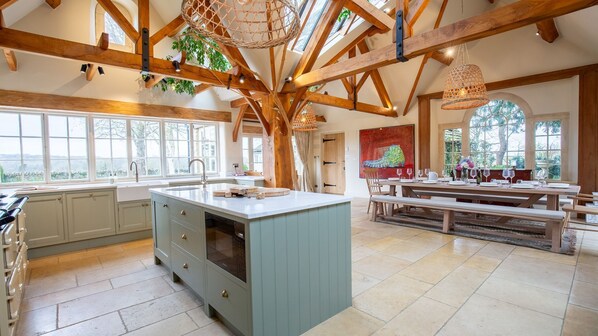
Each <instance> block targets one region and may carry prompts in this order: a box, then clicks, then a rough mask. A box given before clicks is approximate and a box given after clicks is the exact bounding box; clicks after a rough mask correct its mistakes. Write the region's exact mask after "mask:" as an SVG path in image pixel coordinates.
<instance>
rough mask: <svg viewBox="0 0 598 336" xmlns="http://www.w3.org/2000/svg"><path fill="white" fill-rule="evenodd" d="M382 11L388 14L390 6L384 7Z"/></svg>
mask: <svg viewBox="0 0 598 336" xmlns="http://www.w3.org/2000/svg"><path fill="white" fill-rule="evenodd" d="M382 11H383V12H384V13H386V14H388V13H390V8H384V9H383V10H382Z"/></svg>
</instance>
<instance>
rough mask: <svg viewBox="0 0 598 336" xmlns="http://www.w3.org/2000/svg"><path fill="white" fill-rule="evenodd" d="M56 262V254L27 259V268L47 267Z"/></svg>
mask: <svg viewBox="0 0 598 336" xmlns="http://www.w3.org/2000/svg"><path fill="white" fill-rule="evenodd" d="M57 264H58V256H49V257H42V258H35V259H30V260H29V269H34V268H40V267H47V266H52V265H57Z"/></svg>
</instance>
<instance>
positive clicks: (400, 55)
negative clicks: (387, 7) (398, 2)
mask: <svg viewBox="0 0 598 336" xmlns="http://www.w3.org/2000/svg"><path fill="white" fill-rule="evenodd" d="M403 23H404V21H403V11H402V10H399V11H397V17H396V21H395V26H396V37H397V41H396V46H397V60H398V61H399V62H407V61H408V59H407V57H405V55H404V50H403V40H404V38H405V30H404V29H403V28H404V27H403Z"/></svg>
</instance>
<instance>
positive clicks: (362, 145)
mask: <svg viewBox="0 0 598 336" xmlns="http://www.w3.org/2000/svg"><path fill="white" fill-rule="evenodd" d="M414 166H415V125H402V126H391V127H382V128H372V129H365V130H359V177H360V178H364V177H365V174H364V169H365V168H377V169H379V176H380V178H389V177H396V176H397V168H399V167H401V168H414ZM403 174H406V173H403Z"/></svg>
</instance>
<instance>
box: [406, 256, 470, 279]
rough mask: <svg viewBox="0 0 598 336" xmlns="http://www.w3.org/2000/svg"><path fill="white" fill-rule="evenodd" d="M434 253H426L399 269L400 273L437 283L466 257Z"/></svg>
mask: <svg viewBox="0 0 598 336" xmlns="http://www.w3.org/2000/svg"><path fill="white" fill-rule="evenodd" d="M435 253H436V252H434V253H432V254H429V255H427V256H425V257H424V258H422V259H421V260H419V261H417V262H416V263H414V264H412V265H410V266H409V267H407V268H405V269H404V270H402V271H401V274H403V275H405V276H408V277H411V278H414V279H418V280H421V281H425V282H427V283H431V284H437V283H438V282H440V280H442V279H443V278H444V277H445V276H447V275H449V274H450V273H451V272H453V271H454V270H455V269H457V267H459V266H460V265H461V264H463V263H464V262H465V260H466V259H467V258H466V257H459V256H454V257H453V256H447V255H444V254H435Z"/></svg>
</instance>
